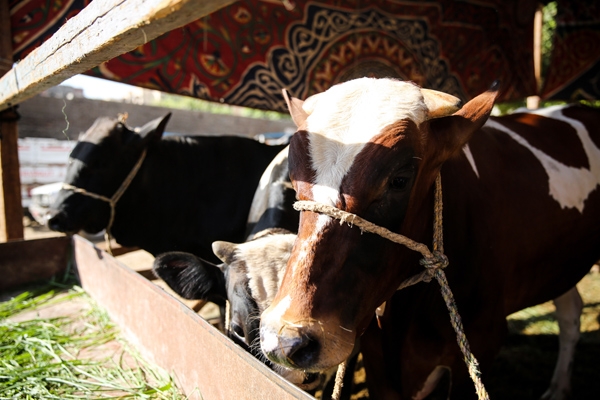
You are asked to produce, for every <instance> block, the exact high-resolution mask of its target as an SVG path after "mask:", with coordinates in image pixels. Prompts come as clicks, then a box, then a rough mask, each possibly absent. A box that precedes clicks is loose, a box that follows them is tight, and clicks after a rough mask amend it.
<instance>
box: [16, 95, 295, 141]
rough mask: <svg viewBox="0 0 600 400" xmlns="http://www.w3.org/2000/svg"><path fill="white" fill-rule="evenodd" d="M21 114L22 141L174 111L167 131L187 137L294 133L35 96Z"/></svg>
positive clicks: (249, 121)
mask: <svg viewBox="0 0 600 400" xmlns="http://www.w3.org/2000/svg"><path fill="white" fill-rule="evenodd" d="M65 105H66V106H65ZM63 107H64V112H65V114H66V116H67V118H68V121H69V128H68V130H67V131H66V132H65V133H63V130H65V128H66V127H67V122H66V121H65V115H63V112H62V109H63ZM18 112H19V114H20V115H21V119H20V120H19V137H20V138H25V137H43V138H55V139H61V140H66V139H67V137H68V138H69V139H71V140H77V138H78V136H79V134H80V133H83V132H85V131H86V130H87V129H88V128H89V127H90V126H91V125H92V124H93V123H94V121H95V120H96V118H98V117H102V116H110V117H116V116H117V115H118V114H119V113H125V112H127V113H128V119H127V124H128V125H129V126H131V127H136V126H142V125H144V124H145V123H146V122H148V121H150V120H152V119H154V118H158V117H162V116H164V115H165V114H167V113H168V112H172V113H173V115H172V116H171V119H170V121H169V124H168V125H167V131H168V132H173V133H179V134H184V135H242V136H255V135H257V134H260V133H265V132H284V131H286V129H287V130H291V132H294V131H295V129H294V128H295V126H294V123H293V122H292V121H291V120H282V121H281V120H280V121H272V120H261V119H254V118H245V117H234V116H230V115H222V114H208V113H203V112H199V111H188V110H170V109H166V108H161V107H152V106H142V105H137V104H128V103H117V102H110V101H102V100H90V99H83V98H74V99H72V100H66V99H57V98H52V97H42V96H36V97H33V98H31V99H29V100H26V101H24V102H23V103H21V104H20V106H19V108H18Z"/></svg>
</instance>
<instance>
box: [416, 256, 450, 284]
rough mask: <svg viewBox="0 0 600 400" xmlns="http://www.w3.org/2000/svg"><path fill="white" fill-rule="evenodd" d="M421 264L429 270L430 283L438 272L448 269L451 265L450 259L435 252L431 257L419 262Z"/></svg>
mask: <svg viewBox="0 0 600 400" xmlns="http://www.w3.org/2000/svg"><path fill="white" fill-rule="evenodd" d="M419 264H421V265H422V266H423V267H425V268H427V272H428V275H429V280H428V281H427V282H429V281H430V280H431V278H432V277H433V274H434V273H435V271H437V270H442V269H444V268H446V267H447V266H448V264H449V262H448V257H446V255H445V254H444V253H442V252H441V251H437V250H434V251H433V252H432V253H431V255H430V256H426V257H424V258H422V259H421V260H419Z"/></svg>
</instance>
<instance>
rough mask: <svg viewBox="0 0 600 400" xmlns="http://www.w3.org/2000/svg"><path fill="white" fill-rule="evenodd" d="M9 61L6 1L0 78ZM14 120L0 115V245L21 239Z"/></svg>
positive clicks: (0, 5) (9, 113) (4, 3)
mask: <svg viewBox="0 0 600 400" xmlns="http://www.w3.org/2000/svg"><path fill="white" fill-rule="evenodd" d="M11 59H12V40H11V30H10V13H9V8H8V0H0V77H1V76H3V75H5V73H6V72H7V71H9V70H10V67H11V65H12V62H11ZM0 93H2V92H1V91H0ZM16 117H17V114H16V112H15V110H4V111H0V242H6V241H7V240H14V239H23V206H22V204H21V178H20V176H19V151H18V150H19V145H18V138H19V131H18V127H17V118H16Z"/></svg>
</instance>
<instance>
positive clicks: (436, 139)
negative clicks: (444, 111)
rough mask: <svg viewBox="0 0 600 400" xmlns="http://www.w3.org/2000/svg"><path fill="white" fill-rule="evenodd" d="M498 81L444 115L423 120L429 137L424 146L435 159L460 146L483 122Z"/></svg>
mask: <svg viewBox="0 0 600 400" xmlns="http://www.w3.org/2000/svg"><path fill="white" fill-rule="evenodd" d="M499 86H500V85H499V83H498V81H496V82H494V84H493V85H492V86H491V88H490V89H489V90H488V91H487V92H484V93H482V94H480V95H479V96H477V97H475V98H474V99H472V100H471V101H469V102H468V103H466V104H465V105H464V106H463V107H462V108H461V109H460V110H458V111H456V112H455V113H454V114H452V115H449V116H447V117H441V118H436V119H431V120H428V121H425V122H424V124H426V125H428V131H429V139H428V142H431V143H428V144H427V146H426V150H425V151H431V152H432V154H430V155H431V156H432V157H433V158H434V159H435V161H437V162H440V163H441V162H444V161H445V160H447V159H448V158H450V157H451V156H452V155H453V154H455V153H457V152H458V151H459V150H460V149H462V148H463V147H464V146H465V145H466V144H467V142H468V141H469V140H470V139H471V137H472V135H473V133H475V132H476V131H477V130H478V129H479V128H481V127H482V126H483V124H485V122H486V121H487V119H488V118H489V116H490V113H491V112H492V108H493V107H494V102H495V100H496V98H497V97H498V89H499Z"/></svg>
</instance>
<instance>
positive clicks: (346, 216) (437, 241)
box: [294, 175, 489, 400]
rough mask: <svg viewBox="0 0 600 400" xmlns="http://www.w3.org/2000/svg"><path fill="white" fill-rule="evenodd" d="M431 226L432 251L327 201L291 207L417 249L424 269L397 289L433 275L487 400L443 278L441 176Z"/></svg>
mask: <svg viewBox="0 0 600 400" xmlns="http://www.w3.org/2000/svg"><path fill="white" fill-rule="evenodd" d="M434 201H435V205H434V225H433V251H430V250H429V249H428V248H427V246H425V245H424V244H422V243H418V242H415V241H414V240H412V239H410V238H407V237H406V236H403V235H400V234H398V233H394V232H391V231H390V230H388V229H386V228H384V227H381V226H378V225H375V224H373V223H372V222H369V221H367V220H365V219H362V218H361V217H359V216H358V215H355V214H352V213H349V212H346V211H342V210H340V209H338V208H336V207H332V206H328V205H326V204H321V203H317V202H314V201H297V202H296V203H294V209H296V210H297V211H311V212H315V213H321V214H325V215H328V216H330V217H332V218H335V219H338V220H339V221H340V225H342V224H343V223H344V222H345V223H347V224H348V226H350V227H351V228H352V227H353V226H354V225H356V226H358V227H359V228H360V230H361V232H365V231H366V232H370V233H374V234H376V235H379V236H381V237H383V238H386V239H388V240H390V241H392V242H394V243H398V244H402V245H404V246H406V247H408V248H409V249H411V250H413V251H418V252H419V253H421V255H423V259H422V260H421V261H420V262H419V263H420V264H421V265H422V266H424V267H425V270H424V271H423V272H421V273H419V274H417V275H415V276H413V277H411V278H408V279H406V280H405V281H403V282H402V283H401V284H400V286H399V287H398V289H397V290H400V289H403V288H405V287H407V286H411V285H414V284H416V283H418V282H421V281H424V282H430V281H431V278H435V279H436V280H437V281H438V283H439V285H440V291H441V293H442V297H443V298H444V301H445V303H446V307H447V308H448V312H449V313H450V322H451V324H452V327H453V328H454V331H455V332H456V341H457V343H458V346H459V347H460V350H461V352H462V353H463V358H464V361H465V364H467V369H468V370H469V375H470V376H471V379H472V380H473V383H474V385H475V391H476V392H477V396H478V398H479V399H480V400H489V395H488V393H487V391H486V389H485V387H484V385H483V382H482V381H481V372H480V371H479V363H478V362H477V359H476V358H475V356H474V355H473V353H471V349H470V346H469V342H468V340H467V338H466V336H465V333H464V328H463V325H462V321H461V318H460V315H459V314H458V309H457V307H456V302H455V301H454V295H453V294H452V291H451V290H450V287H449V285H448V281H447V280H446V274H444V271H443V269H444V268H446V267H447V266H448V258H447V257H446V256H445V255H444V243H443V238H444V237H443V229H442V208H443V206H442V179H441V176H440V175H438V176H437V178H436V180H435V194H434ZM384 308H385V303H383V304H382V305H381V306H380V307H379V308H378V309H379V310H380V311H379V312H381V314H383V309H384Z"/></svg>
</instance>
